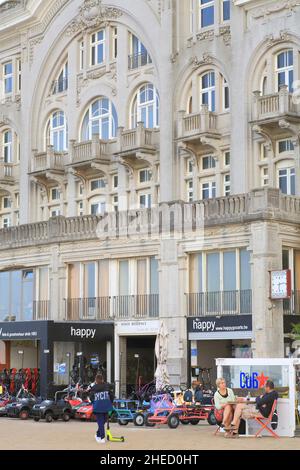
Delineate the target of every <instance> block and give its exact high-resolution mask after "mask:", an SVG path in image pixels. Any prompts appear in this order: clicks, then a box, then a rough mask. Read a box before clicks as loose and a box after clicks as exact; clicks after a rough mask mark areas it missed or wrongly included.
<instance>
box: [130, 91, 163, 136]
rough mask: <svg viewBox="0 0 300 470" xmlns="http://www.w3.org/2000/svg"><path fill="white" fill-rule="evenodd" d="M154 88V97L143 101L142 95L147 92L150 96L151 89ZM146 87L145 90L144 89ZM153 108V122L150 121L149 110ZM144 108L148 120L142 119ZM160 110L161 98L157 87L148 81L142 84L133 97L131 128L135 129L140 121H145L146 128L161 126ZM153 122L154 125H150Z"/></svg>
mask: <svg viewBox="0 0 300 470" xmlns="http://www.w3.org/2000/svg"><path fill="white" fill-rule="evenodd" d="M151 88H152V93H153V99H151V100H150V99H147V100H146V101H143V102H141V95H142V93H145V95H148V96H149V90H150V89H151ZM144 89H145V91H144ZM151 106H152V107H153V109H152V114H153V123H150V120H149V110H150V108H151ZM143 109H145V114H146V122H144V121H143V119H142V113H143ZM159 112H160V100H159V94H158V91H157V88H156V87H155V86H154V84H153V83H150V82H147V83H144V84H143V85H141V86H140V87H139V88H138V89H137V91H136V93H135V95H134V98H133V102H132V106H131V128H132V129H135V128H136V127H137V124H138V122H143V123H144V127H145V128H149V129H157V128H159ZM150 124H153V125H150Z"/></svg>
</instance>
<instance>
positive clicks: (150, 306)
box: [112, 294, 159, 320]
mask: <svg viewBox="0 0 300 470" xmlns="http://www.w3.org/2000/svg"><path fill="white" fill-rule="evenodd" d="M112 311H113V316H114V317H115V319H117V320H134V319H136V320H144V319H149V318H150V319H151V318H158V317H159V294H145V295H143V294H142V295H119V296H117V297H112Z"/></svg>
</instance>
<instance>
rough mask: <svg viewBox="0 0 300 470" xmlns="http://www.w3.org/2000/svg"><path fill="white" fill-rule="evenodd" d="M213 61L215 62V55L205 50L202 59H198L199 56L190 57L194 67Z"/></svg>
mask: <svg viewBox="0 0 300 470" xmlns="http://www.w3.org/2000/svg"><path fill="white" fill-rule="evenodd" d="M212 63H213V57H212V56H211V55H209V54H207V52H204V53H203V55H202V58H200V59H198V57H197V56H194V57H191V59H190V64H191V65H192V66H193V67H194V68H197V67H200V65H203V64H212Z"/></svg>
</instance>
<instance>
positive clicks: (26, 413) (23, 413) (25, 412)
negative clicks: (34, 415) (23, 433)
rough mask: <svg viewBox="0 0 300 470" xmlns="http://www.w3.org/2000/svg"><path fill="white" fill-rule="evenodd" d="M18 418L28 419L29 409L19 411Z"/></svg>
mask: <svg viewBox="0 0 300 470" xmlns="http://www.w3.org/2000/svg"><path fill="white" fill-rule="evenodd" d="M19 418H20V419H22V420H25V419H28V418H29V411H28V410H22V411H20V414H19Z"/></svg>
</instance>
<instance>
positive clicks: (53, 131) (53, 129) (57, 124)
mask: <svg viewBox="0 0 300 470" xmlns="http://www.w3.org/2000/svg"><path fill="white" fill-rule="evenodd" d="M47 144H49V145H53V147H54V150H55V151H56V152H65V151H66V150H67V149H68V126H67V120H66V117H65V113H64V112H63V111H54V112H53V113H52V114H51V116H50V119H49V121H48V126H47Z"/></svg>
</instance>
